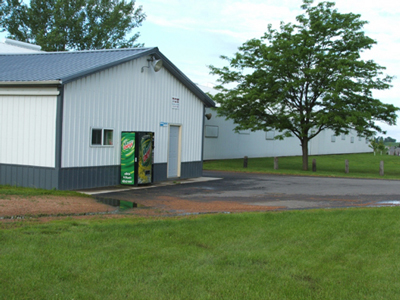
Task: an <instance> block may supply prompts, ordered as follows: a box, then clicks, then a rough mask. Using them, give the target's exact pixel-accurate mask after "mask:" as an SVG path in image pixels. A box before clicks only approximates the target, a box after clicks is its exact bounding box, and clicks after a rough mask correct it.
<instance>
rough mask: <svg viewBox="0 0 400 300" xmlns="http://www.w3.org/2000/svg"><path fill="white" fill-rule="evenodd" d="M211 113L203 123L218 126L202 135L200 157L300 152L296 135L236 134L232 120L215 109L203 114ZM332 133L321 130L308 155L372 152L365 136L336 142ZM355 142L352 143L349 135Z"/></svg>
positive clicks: (253, 155)
mask: <svg viewBox="0 0 400 300" xmlns="http://www.w3.org/2000/svg"><path fill="white" fill-rule="evenodd" d="M209 112H211V113H212V114H213V116H212V118H211V119H210V120H205V126H215V128H218V137H216V138H215V137H211V138H210V137H205V138H204V154H203V156H204V157H203V158H204V159H205V160H208V159H210V160H211V159H229V158H242V157H244V156H248V157H272V156H291V155H301V154H302V153H301V146H300V141H299V139H298V138H296V137H290V138H285V139H284V140H274V139H268V140H267V139H266V133H265V132H264V131H255V132H250V133H249V134H239V133H235V132H234V131H233V129H234V127H235V124H234V123H233V121H232V120H225V119H224V118H222V117H216V114H217V113H216V112H215V111H213V110H211V109H206V113H209ZM215 131H217V130H216V129H215ZM333 134H334V132H333V131H332V130H324V131H322V132H321V133H320V134H318V135H317V136H316V137H315V138H313V139H312V140H311V141H310V142H309V154H312V155H323V154H342V153H364V152H371V148H369V147H368V143H366V141H365V138H362V139H361V141H360V140H359V139H358V137H357V136H356V134H355V133H354V132H351V133H350V134H349V135H347V136H346V139H345V140H342V139H341V137H340V136H338V137H336V141H335V142H332V141H331V136H332V135H333ZM352 136H353V137H354V143H351V137H352Z"/></svg>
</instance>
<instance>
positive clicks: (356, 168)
mask: <svg viewBox="0 0 400 300" xmlns="http://www.w3.org/2000/svg"><path fill="white" fill-rule="evenodd" d="M313 159H316V162H317V172H312V171H311V169H312V160H313ZM346 159H347V160H348V161H349V171H350V172H349V173H348V174H346V173H345V160H346ZM278 160H279V169H278V170H274V158H273V157H264V158H249V160H248V167H247V169H245V168H243V159H226V160H214V161H205V162H204V164H203V168H204V170H223V171H240V172H261V173H271V174H290V175H308V176H331V177H358V178H383V179H400V157H399V156H393V155H376V156H374V154H373V153H366V154H342V155H320V156H310V157H309V171H303V170H302V165H303V163H302V158H301V156H287V157H279V158H278ZM380 161H384V170H385V175H384V176H380V175H379V163H380Z"/></svg>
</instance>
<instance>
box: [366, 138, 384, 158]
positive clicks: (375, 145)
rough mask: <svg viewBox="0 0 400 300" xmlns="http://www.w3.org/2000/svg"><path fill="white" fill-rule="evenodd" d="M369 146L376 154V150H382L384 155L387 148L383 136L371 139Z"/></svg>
mask: <svg viewBox="0 0 400 300" xmlns="http://www.w3.org/2000/svg"><path fill="white" fill-rule="evenodd" d="M369 147H370V148H372V150H373V151H374V155H376V152H380V153H381V155H382V152H383V151H385V150H386V147H385V144H384V142H383V138H382V137H381V138H373V139H371V141H370V144H369Z"/></svg>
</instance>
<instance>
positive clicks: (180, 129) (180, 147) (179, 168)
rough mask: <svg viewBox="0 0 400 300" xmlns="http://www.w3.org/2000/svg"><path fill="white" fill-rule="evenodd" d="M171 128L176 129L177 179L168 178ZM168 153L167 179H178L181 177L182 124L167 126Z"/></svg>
mask: <svg viewBox="0 0 400 300" xmlns="http://www.w3.org/2000/svg"><path fill="white" fill-rule="evenodd" d="M171 127H178V166H177V167H178V168H177V177H170V176H169V173H168V170H169V164H170V161H169V147H170V142H171ZM167 149H168V151H167V178H179V177H181V164H182V160H181V155H182V124H177V123H171V124H168V148H167Z"/></svg>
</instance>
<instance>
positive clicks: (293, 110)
mask: <svg viewBox="0 0 400 300" xmlns="http://www.w3.org/2000/svg"><path fill="white" fill-rule="evenodd" d="M312 3H313V1H312V0H304V1H303V5H302V8H303V10H304V11H305V13H304V14H302V15H299V16H297V18H296V20H297V22H296V23H295V24H292V23H288V24H285V23H283V22H281V25H280V29H279V30H274V29H272V26H271V25H269V26H268V31H267V32H266V33H265V34H264V36H263V37H261V38H260V39H252V40H249V41H247V42H246V43H244V44H243V45H242V46H241V47H239V51H238V52H237V53H236V54H235V55H234V57H233V58H229V57H227V56H221V58H222V59H224V60H227V61H228V62H229V65H228V66H225V67H223V68H217V67H214V66H210V69H211V74H214V75H217V76H218V77H219V79H218V80H219V82H220V85H219V86H217V87H216V88H217V89H219V90H220V93H218V94H217V95H216V96H215V97H214V99H215V100H216V102H218V103H220V109H219V115H222V116H225V117H226V118H227V119H232V120H233V121H234V122H235V123H236V124H237V126H236V130H244V129H251V130H253V131H255V130H266V131H268V130H271V129H276V130H278V131H279V132H280V134H279V135H277V136H276V138H279V139H283V138H284V137H288V136H293V135H294V136H296V137H297V138H298V139H299V140H300V142H301V147H302V153H303V169H304V170H307V169H308V142H309V141H310V140H311V139H312V138H314V137H315V136H317V135H318V134H319V133H320V132H321V131H322V130H325V129H332V130H334V131H335V134H336V135H339V134H340V133H345V134H347V133H349V131H350V130H352V129H353V130H356V131H357V133H358V135H360V136H366V137H369V136H371V135H372V134H373V133H374V132H383V131H382V129H381V128H380V127H379V126H378V125H377V124H376V123H375V122H376V121H383V122H386V123H387V124H389V125H393V124H395V122H396V111H397V110H399V109H398V108H397V107H394V106H393V105H389V104H384V103H382V102H381V101H379V100H378V99H375V98H374V97H373V96H372V90H373V89H377V90H384V89H388V88H389V87H390V82H391V80H392V77H390V76H384V75H383V74H382V70H384V69H385V68H384V67H382V66H380V65H378V64H376V63H375V62H374V61H372V60H368V61H365V60H363V59H361V55H360V54H361V52H362V51H364V50H367V49H370V48H371V47H372V45H374V44H376V42H375V41H374V40H373V39H371V38H369V37H367V36H365V35H364V32H363V31H362V28H363V25H364V24H366V23H367V22H366V21H362V20H360V15H358V14H353V13H348V14H341V13H339V12H338V11H337V9H334V3H332V2H322V3H319V4H317V5H316V6H312ZM232 86H233V87H232Z"/></svg>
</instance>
